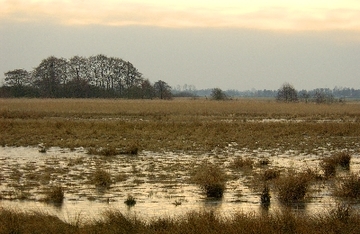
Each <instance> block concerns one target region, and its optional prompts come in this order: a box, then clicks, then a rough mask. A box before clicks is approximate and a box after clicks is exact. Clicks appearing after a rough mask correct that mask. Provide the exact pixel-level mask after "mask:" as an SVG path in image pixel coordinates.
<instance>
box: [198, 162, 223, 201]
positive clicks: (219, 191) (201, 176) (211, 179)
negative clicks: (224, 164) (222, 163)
mask: <svg viewBox="0 0 360 234" xmlns="http://www.w3.org/2000/svg"><path fill="white" fill-rule="evenodd" d="M192 181H193V182H194V183H196V184H198V185H199V186H200V188H201V189H202V190H204V191H205V193H206V196H207V197H215V198H221V197H222V196H223V193H224V191H225V182H226V174H225V172H224V170H223V169H222V168H221V167H219V166H218V165H215V164H213V163H209V162H204V163H202V164H201V165H200V166H199V167H198V168H197V169H196V171H195V174H194V175H193V177H192Z"/></svg>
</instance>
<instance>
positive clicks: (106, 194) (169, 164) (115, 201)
mask: <svg viewBox="0 0 360 234" xmlns="http://www.w3.org/2000/svg"><path fill="white" fill-rule="evenodd" d="M233 146H234V145H232V144H229V146H228V148H227V149H225V150H217V149H215V150H214V151H212V152H209V153H204V154H202V153H196V152H194V153H187V154H185V153H183V152H147V151H141V152H139V154H138V155H136V156H133V155H118V156H112V157H105V156H95V155H89V154H87V153H86V150H85V149H83V148H77V149H72V150H70V149H62V148H50V149H48V150H47V151H46V153H41V152H39V149H38V148H36V147H16V148H14V147H0V168H1V172H0V191H1V193H0V198H1V200H0V207H5V208H14V209H19V210H25V211H27V210H31V211H40V212H46V213H50V214H54V215H57V216H59V217H60V218H62V219H64V220H71V219H74V217H79V216H80V217H81V219H83V220H86V219H90V220H91V219H92V218H97V217H99V215H101V213H102V212H104V211H106V210H109V209H116V210H119V211H121V212H122V213H124V214H131V215H136V216H137V217H142V218H153V217H161V216H177V215H182V214H185V213H187V212H189V211H193V210H196V211H198V210H201V209H205V210H209V209H213V210H215V211H216V212H218V213H219V214H220V215H224V216H227V215H232V214H234V213H236V212H255V213H259V212H264V208H263V207H262V206H261V203H260V194H261V188H262V185H263V182H260V179H259V175H260V174H261V172H262V171H263V170H265V169H269V168H272V169H277V170H280V171H281V173H286V172H287V171H303V170H306V169H312V170H319V162H320V159H321V158H323V157H327V156H330V155H331V154H332V152H329V151H327V150H326V149H324V148H319V149H318V150H317V152H316V153H315V154H312V155H309V154H301V153H299V152H295V151H286V152H281V151H279V150H276V149H274V150H262V149H258V150H248V149H242V150H237V149H235V147H233ZM238 157H244V158H251V159H252V160H253V161H254V166H253V168H244V169H236V168H233V167H231V164H232V163H233V161H234V160H235V159H236V158H238ZM264 159H265V160H267V161H268V164H265V165H264V164H262V163H261V161H263V160H264ZM204 160H207V161H210V162H213V163H216V164H218V165H220V166H221V167H223V168H224V169H225V171H226V173H227V175H228V180H227V184H226V190H225V193H224V196H223V198H222V199H209V198H206V196H205V194H204V193H203V191H202V190H201V189H200V188H199V187H198V186H197V185H195V184H193V183H191V181H190V177H191V174H192V173H193V171H194V168H197V167H198V166H199V165H200V164H201V163H202V162H203V161H204ZM99 168H100V169H103V170H105V171H107V172H108V173H110V175H111V177H112V178H111V179H112V182H113V183H112V184H111V186H110V188H108V189H99V188H97V187H96V186H95V185H94V184H93V183H92V182H91V178H92V176H93V174H94V172H95V170H96V169H99ZM359 169H360V157H359V155H358V154H356V153H354V154H352V158H351V165H350V171H347V170H342V171H339V172H338V175H339V176H341V175H346V174H348V173H350V172H356V173H358V172H359ZM54 185H58V186H61V187H63V188H64V191H65V199H64V202H63V203H62V205H58V206H55V205H53V204H48V203H46V202H44V201H43V198H44V196H45V194H46V191H47V190H48V189H49V187H51V186H54ZM334 186H336V179H332V180H324V181H321V182H317V183H313V184H312V185H311V187H310V189H309V192H308V195H307V197H306V199H305V201H304V202H302V203H299V204H294V205H293V206H292V209H295V210H298V211H299V212H308V213H316V212H323V211H324V210H326V209H328V208H329V207H332V206H334V205H335V204H336V203H337V202H338V199H337V198H336V197H334V196H333V194H332V190H333V188H334ZM128 195H131V196H133V197H134V198H135V200H136V204H135V205H134V206H131V207H129V206H127V205H126V204H125V203H124V201H125V200H126V198H127V197H128ZM271 196H272V200H271V204H270V207H268V210H267V211H265V212H271V211H276V210H278V209H280V208H281V207H282V206H283V205H282V204H281V203H280V202H278V201H277V198H276V193H275V192H273V191H271ZM355 207H358V208H359V207H360V206H359V205H357V204H355Z"/></svg>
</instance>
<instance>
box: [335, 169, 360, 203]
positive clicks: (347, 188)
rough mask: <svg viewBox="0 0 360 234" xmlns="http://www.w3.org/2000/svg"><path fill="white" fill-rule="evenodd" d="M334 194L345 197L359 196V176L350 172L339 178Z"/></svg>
mask: <svg viewBox="0 0 360 234" xmlns="http://www.w3.org/2000/svg"><path fill="white" fill-rule="evenodd" d="M335 195H337V196H339V197H346V198H360V176H359V174H354V173H352V174H350V175H348V176H346V177H344V178H341V180H340V182H339V185H338V186H337V188H336V189H335Z"/></svg>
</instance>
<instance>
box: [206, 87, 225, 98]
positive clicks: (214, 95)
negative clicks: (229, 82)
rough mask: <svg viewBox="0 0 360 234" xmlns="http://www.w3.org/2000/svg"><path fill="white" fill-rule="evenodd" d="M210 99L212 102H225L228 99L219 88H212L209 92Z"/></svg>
mask: <svg viewBox="0 0 360 234" xmlns="http://www.w3.org/2000/svg"><path fill="white" fill-rule="evenodd" d="M210 96H211V99H213V100H226V99H228V98H227V96H226V94H225V93H224V92H223V91H222V90H221V89H220V88H214V89H213V90H211V94H210Z"/></svg>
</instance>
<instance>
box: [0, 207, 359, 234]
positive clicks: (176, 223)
mask: <svg viewBox="0 0 360 234" xmlns="http://www.w3.org/2000/svg"><path fill="white" fill-rule="evenodd" d="M324 213H325V214H322V215H313V216H311V215H309V216H304V215H301V214H298V213H294V212H292V211H290V210H287V209H285V210H282V211H278V212H274V213H272V214H267V215H263V216H261V215H260V216H257V215H255V214H254V213H248V214H246V213H238V214H236V215H234V216H232V217H227V218H223V217H221V216H219V215H217V214H215V213H214V212H211V211H210V212H204V211H202V212H189V213H187V214H185V215H183V216H181V217H178V218H170V217H160V218H154V219H152V220H150V221H143V220H141V219H139V218H138V217H135V216H126V215H124V214H122V213H121V212H120V211H117V210H108V211H106V212H104V213H103V215H102V217H100V218H99V219H94V220H93V221H92V222H90V223H79V222H77V221H75V222H72V223H71V224H69V223H66V222H64V221H62V220H60V219H59V218H57V217H54V216H51V215H48V214H46V213H40V212H26V213H25V212H21V211H16V210H7V209H3V208H0V233H1V234H2V233H25V234H27V233H70V234H71V233H77V234H82V233H104V234H112V233H129V234H132V233H150V234H152V233H154V234H155V233H173V234H177V233H189V234H192V233H194V234H198V233H210V234H212V233H214V234H215V233H216V234H218V233H220V234H223V233H226V234H228V233H244V234H247V233H259V234H268V233H309V234H312V233H314V234H315V233H357V231H358V227H359V226H360V215H359V214H358V213H356V212H353V211H352V210H351V208H350V207H348V206H337V207H335V208H332V209H329V211H328V212H327V213H326V212H324Z"/></svg>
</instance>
